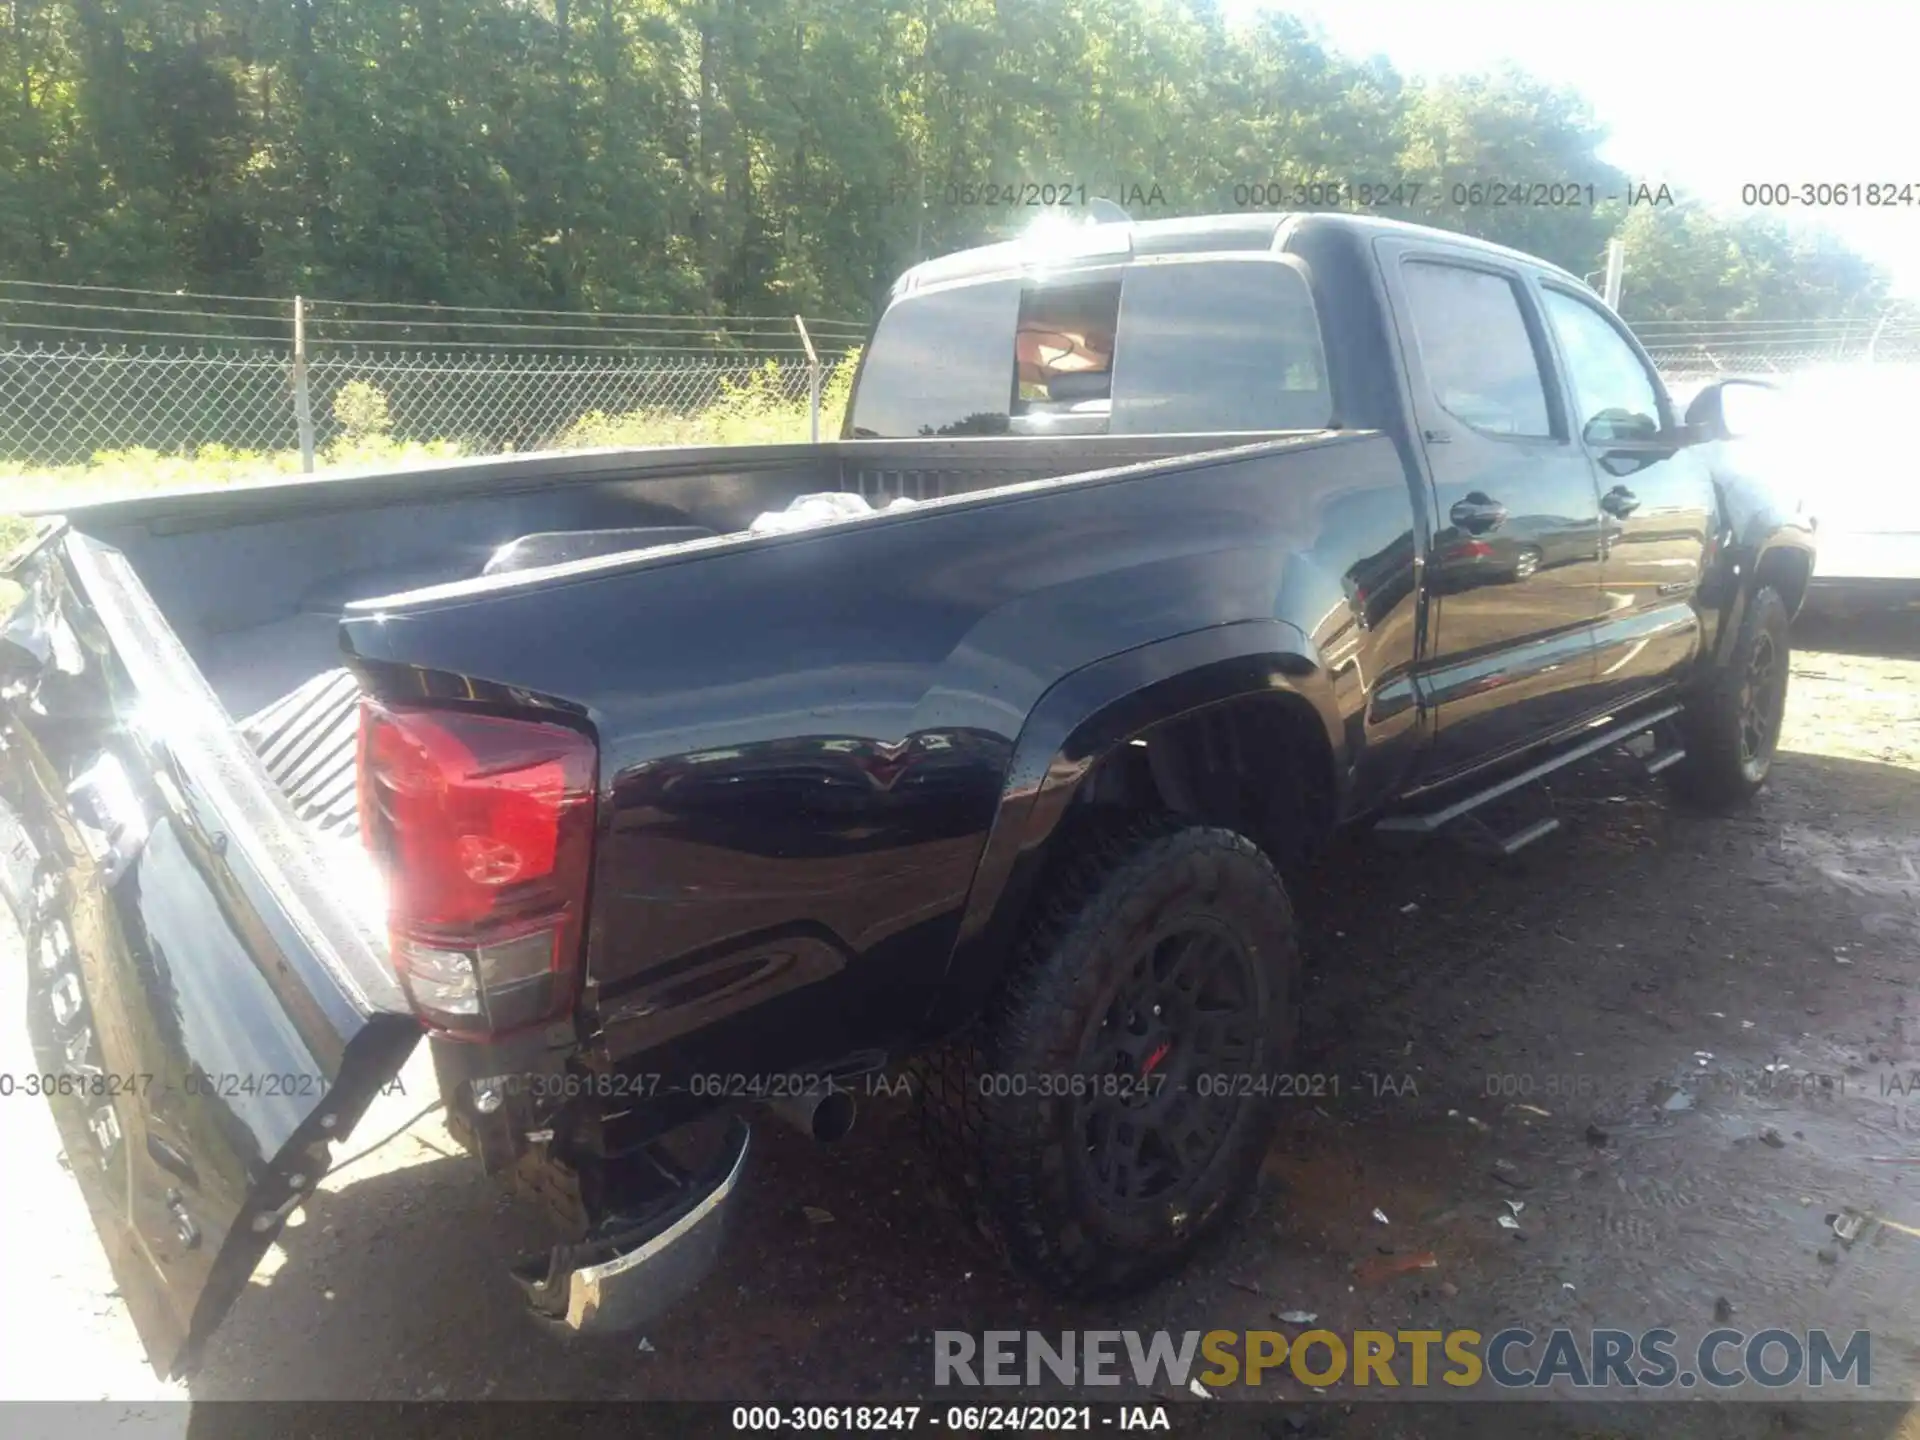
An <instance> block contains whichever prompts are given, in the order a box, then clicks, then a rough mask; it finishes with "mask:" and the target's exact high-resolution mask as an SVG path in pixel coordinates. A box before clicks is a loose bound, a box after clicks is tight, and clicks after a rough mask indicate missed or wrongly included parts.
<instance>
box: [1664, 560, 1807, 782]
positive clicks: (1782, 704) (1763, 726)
mask: <svg viewBox="0 0 1920 1440" xmlns="http://www.w3.org/2000/svg"><path fill="white" fill-rule="evenodd" d="M1791 659H1792V649H1791V644H1790V641H1789V635H1788V619H1787V605H1786V601H1784V600H1782V599H1781V598H1780V594H1779V592H1778V591H1776V590H1774V589H1773V588H1772V587H1771V586H1762V587H1761V588H1760V589H1758V590H1756V591H1755V592H1754V593H1753V596H1752V598H1751V599H1750V600H1749V601H1748V602H1747V608H1746V613H1745V614H1744V615H1743V616H1742V617H1741V620H1740V633H1739V635H1738V636H1737V637H1735V640H1734V643H1733V648H1732V650H1731V651H1730V652H1729V654H1728V656H1727V661H1726V664H1724V665H1722V666H1719V667H1717V668H1716V669H1715V670H1714V671H1713V672H1712V673H1711V674H1710V675H1709V676H1707V677H1706V678H1705V680H1704V682H1703V684H1702V688H1701V691H1700V693H1699V695H1698V696H1697V697H1696V698H1695V699H1694V700H1692V701H1691V702H1690V703H1689V704H1688V706H1687V709H1686V712H1685V715H1684V717H1683V720H1682V727H1681V728H1682V732H1683V734H1684V736H1685V744H1686V750H1687V758H1686V759H1685V760H1683V761H1681V762H1680V764H1678V765H1676V766H1674V767H1673V769H1672V771H1670V772H1669V773H1670V774H1671V776H1672V779H1673V786H1674V789H1675V790H1676V791H1677V792H1678V793H1679V794H1680V795H1682V796H1683V797H1685V798H1686V799H1688V800H1692V801H1694V802H1696V803H1697V804H1701V805H1705V806H1707V807H1709V808H1711V809H1716V810H1726V809H1732V808H1734V807H1736V806H1738V805H1742V804H1744V803H1746V802H1747V801H1748V800H1750V799H1752V798H1753V795H1754V794H1755V792H1757V791H1758V790H1759V789H1760V787H1761V786H1762V785H1764V784H1765V783H1766V780H1767V775H1768V772H1770V771H1771V770H1772V769H1773V756H1774V751H1775V750H1776V749H1777V748H1778V746H1779V744H1780V726H1781V722H1782V721H1783V720H1784V719H1785V718H1786V711H1787V672H1788V669H1789V666H1790V663H1791Z"/></svg>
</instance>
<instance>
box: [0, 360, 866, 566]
mask: <svg viewBox="0 0 1920 1440" xmlns="http://www.w3.org/2000/svg"><path fill="white" fill-rule="evenodd" d="M858 359H859V356H858V354H857V353H856V354H850V355H848V356H846V357H844V358H843V359H842V360H841V361H839V363H837V364H835V365H834V366H833V367H832V368H831V369H829V370H828V372H827V375H826V378H825V381H824V383H823V384H822V386H821V394H820V433H821V435H822V436H823V437H832V436H835V435H838V434H839V433H840V420H841V416H842V415H843V414H844V413H845V411H846V406H847V401H848V399H849V397H850V396H851V394H852V392H853V371H854V366H855V365H856V364H857V363H858ZM720 388H721V393H720V397H719V398H718V399H717V400H715V401H714V402H713V403H712V404H710V405H708V406H706V407H705V408H704V409H701V410H697V411H693V412H686V411H680V410H671V409H665V408H649V409H642V410H632V411H626V412H623V413H614V414H609V413H607V412H604V411H599V410H595V411H590V412H589V413H587V414H585V415H582V416H581V417H580V418H579V419H578V420H576V421H574V422H573V424H571V425H569V426H568V427H567V428H566V430H565V431H563V432H562V433H561V435H560V436H559V437H558V438H557V439H556V440H555V441H554V445H553V448H554V449H558V450H577V449H583V448H587V447H591V446H603V445H613V446H618V445H777V444H793V443H796V442H801V441H805V440H806V439H807V438H808V429H809V427H808V418H807V401H806V397H805V396H804V395H802V396H801V397H799V398H798V399H789V398H788V397H787V396H786V394H785V387H784V385H783V384H782V381H781V375H780V370H779V367H778V366H777V365H776V364H775V363H773V362H772V361H769V362H768V363H767V364H766V366H765V367H763V368H762V369H759V370H756V371H754V372H753V373H752V374H751V375H750V376H749V377H748V378H747V379H746V380H744V381H736V380H728V379H723V380H722V381H721V382H720ZM333 411H334V419H335V420H336V422H338V423H339V425H340V426H341V427H342V429H341V434H340V437H339V438H338V439H336V440H334V441H333V442H331V443H330V444H329V445H327V446H326V448H325V449H324V450H323V451H322V452H321V453H320V454H319V455H318V456H316V457H315V458H316V462H317V463H316V467H315V468H316V471H319V472H324V471H327V470H334V469H349V468H372V469H380V468H387V469H395V470H401V469H407V468H409V467H412V466H416V465H423V464H428V463H431V462H433V461H436V460H451V459H458V458H459V457H460V456H462V455H465V454H468V453H472V452H469V451H468V450H466V449H465V448H464V447H463V446H462V445H461V444H460V443H459V442H458V441H454V440H428V441H418V440H398V439H395V438H394V437H393V434H392V429H393V425H392V421H391V419H390V417H389V416H388V414H387V402H386V397H385V396H384V395H382V394H381V393H380V392H379V390H377V389H376V388H374V387H373V386H371V385H368V384H366V383H365V382H364V381H353V382H351V383H349V384H347V385H344V386H342V387H341V391H340V394H339V396H338V398H336V399H335V401H334V406H333ZM299 474H300V453H299V451H297V450H240V449H234V448H231V447H229V446H225V445H202V446H199V447H197V448H195V449H193V450H190V451H187V452H184V453H181V454H164V453H161V452H159V451H156V450H146V449H128V450H103V451H99V452H97V453H95V454H94V455H93V456H91V457H90V458H89V459H88V460H87V461H86V463H84V464H79V465H59V466H36V465H30V464H27V463H25V462H20V461H9V460H3V459H0V553H4V552H5V550H6V549H7V548H9V546H10V545H11V544H13V543H16V542H17V540H18V538H19V537H20V536H21V535H23V534H24V533H25V530H24V523H23V522H21V521H20V520H19V518H18V516H16V515H10V514H8V513H7V512H9V511H14V510H44V509H52V508H58V507H60V506H64V505H75V504H80V503H83V502H85V501H91V500H105V499H112V498H115V497H118V496H124V495H132V494H155V493H164V492H166V491H169V490H198V489H204V488H206V487H209V486H216V485H258V484H271V483H273V482H274V481H277V480H282V479H286V478H288V477H291V476H297V475H299ZM10 535H11V536H12V537H13V538H12V539H9V538H8V537H9V536H10Z"/></svg>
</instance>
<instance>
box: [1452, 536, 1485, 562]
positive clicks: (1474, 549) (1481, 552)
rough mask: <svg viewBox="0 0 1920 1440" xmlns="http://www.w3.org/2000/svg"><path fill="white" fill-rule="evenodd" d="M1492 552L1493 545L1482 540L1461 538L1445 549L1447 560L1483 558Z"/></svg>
mask: <svg viewBox="0 0 1920 1440" xmlns="http://www.w3.org/2000/svg"><path fill="white" fill-rule="evenodd" d="M1491 554H1493V546H1491V545H1489V544H1488V543H1487V542H1486V541H1484V540H1462V541H1461V542H1460V543H1459V544H1458V545H1455V546H1454V547H1453V548H1452V549H1450V550H1448V551H1447V559H1449V560H1484V559H1486V558H1487V557H1488V556H1489V555H1491Z"/></svg>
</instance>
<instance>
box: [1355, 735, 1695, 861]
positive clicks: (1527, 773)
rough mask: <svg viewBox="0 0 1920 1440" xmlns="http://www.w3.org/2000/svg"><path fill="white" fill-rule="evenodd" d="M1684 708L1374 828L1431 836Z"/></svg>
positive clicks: (1527, 834)
mask: <svg viewBox="0 0 1920 1440" xmlns="http://www.w3.org/2000/svg"><path fill="white" fill-rule="evenodd" d="M1680 708H1681V707H1680V706H1678V705H1669V706H1667V707H1666V709H1664V710H1656V711H1654V712H1653V713H1651V714H1649V715H1640V716H1636V717H1634V718H1633V719H1631V720H1627V721H1623V722H1621V723H1620V724H1618V725H1612V726H1609V727H1608V728H1607V729H1605V730H1603V731H1601V732H1600V733H1599V734H1597V735H1593V736H1591V737H1589V738H1588V739H1585V740H1582V741H1581V742H1580V743H1579V744H1578V745H1575V746H1573V747H1571V748H1570V749H1567V750H1562V751H1560V752H1559V753H1558V754H1556V755H1554V756H1552V757H1551V758H1550V759H1546V760H1542V761H1541V762H1540V763H1539V764H1537V765H1532V766H1529V767H1528V768H1527V769H1525V770H1522V771H1521V772H1520V773H1519V774H1518V775H1512V776H1509V777H1508V778H1507V779H1505V780H1502V781H1501V782H1500V783H1499V784H1497V785H1489V786H1488V787H1487V788H1486V789H1484V790H1476V791H1475V792H1474V793H1473V794H1471V795H1468V796H1467V797H1466V798H1465V799H1462V800H1456V801H1454V802H1453V803H1452V804H1451V805H1448V806H1446V807H1444V808H1443V809H1439V810H1433V811H1429V812H1428V813H1427V814H1424V815H1389V816H1387V817H1386V818H1385V819H1383V820H1380V821H1378V822H1376V823H1375V825H1374V827H1373V828H1374V829H1376V830H1382V831H1386V832H1388V833H1391V834H1401V835H1431V834H1433V833H1434V832H1435V831H1436V830H1441V829H1444V828H1445V827H1447V826H1448V825H1451V824H1453V823H1454V822H1455V821H1456V820H1458V819H1460V818H1461V817H1462V816H1463V815H1467V814H1470V813H1471V812H1473V811H1475V810H1478V809H1479V808H1480V807H1481V806H1482V805H1486V804H1489V803H1491V802H1492V801H1495V800H1498V799H1500V798H1501V797H1502V796H1506V795H1511V794H1512V793H1513V792H1514V791H1516V790H1519V789H1522V788H1524V787H1525V786H1528V785H1531V784H1533V782H1534V781H1536V780H1542V779H1545V778H1546V777H1547V776H1549V775H1551V774H1553V772H1554V771H1556V770H1560V769H1564V768H1565V767H1566V766H1568V765H1571V764H1573V763H1574V762H1575V761H1576V760H1584V759H1586V758H1587V757H1588V756H1589V755H1595V754H1598V753H1599V752H1600V751H1602V750H1605V749H1607V748H1609V747H1610V746H1614V745H1618V744H1619V743H1620V742H1621V741H1623V740H1631V739H1632V738H1633V737H1634V736H1636V735H1639V734H1642V733H1644V732H1645V731H1648V730H1651V729H1653V728H1654V727H1655V726H1656V725H1660V724H1662V723H1664V722H1665V721H1668V720H1671V719H1673V717H1674V716H1676V715H1678V714H1679V713H1680ZM1685 753H1686V752H1685V751H1672V750H1670V751H1668V752H1666V754H1664V755H1660V756H1656V757H1655V759H1654V760H1653V761H1650V762H1648V763H1649V766H1651V765H1653V764H1656V763H1657V764H1659V766H1660V768H1661V769H1665V768H1666V767H1667V766H1668V765H1672V764H1675V763H1676V762H1677V761H1678V760H1679V759H1680V758H1682V757H1684V755H1685ZM1668 756H1672V757H1673V758H1672V759H1669V758H1668ZM1558 824H1559V822H1558V821H1551V820H1550V821H1541V822H1539V823H1537V824H1534V825H1529V826H1528V827H1527V828H1526V829H1524V830H1521V831H1519V832H1518V833H1517V834H1515V835H1513V836H1510V837H1508V838H1507V839H1506V840H1502V841H1500V842H1499V844H1500V847H1501V849H1502V851H1503V852H1504V853H1506V854H1509V855H1511V854H1513V853H1514V851H1515V850H1518V849H1520V848H1521V847H1522V846H1524V845H1530V844H1532V843H1533V842H1534V841H1535V840H1538V839H1539V838H1540V837H1541V836H1542V835H1545V834H1548V833H1550V832H1551V831H1552V830H1553V829H1554V828H1555V827H1556V826H1557V825H1558ZM1542 826H1545V828H1544V829H1543V828H1541V827H1542ZM1510 843H1511V844H1512V845H1513V849H1511V850H1509V849H1507V848H1506V847H1507V845H1508V844H1510Z"/></svg>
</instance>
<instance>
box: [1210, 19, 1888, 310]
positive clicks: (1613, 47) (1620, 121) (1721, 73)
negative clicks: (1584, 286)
mask: <svg viewBox="0 0 1920 1440" xmlns="http://www.w3.org/2000/svg"><path fill="white" fill-rule="evenodd" d="M1222 8H1223V9H1224V10H1225V11H1226V13H1228V14H1229V15H1234V14H1236V13H1239V14H1245V13H1250V12H1252V11H1254V10H1257V9H1273V10H1284V11H1289V12H1291V13H1292V14H1294V15H1297V16H1299V17H1300V18H1301V19H1302V20H1305V21H1306V22H1308V23H1309V24H1310V25H1314V26H1317V27H1318V28H1319V30H1320V31H1321V33H1322V35H1323V37H1324V39H1325V41H1326V42H1327V43H1328V44H1329V45H1331V46H1332V47H1333V48H1335V49H1337V50H1341V51H1344V52H1346V53H1348V54H1350V55H1356V56H1368V55H1374V54H1381V55H1385V56H1386V57H1387V58H1388V59H1389V60H1390V61H1392V62H1393V66H1394V68H1395V69H1396V70H1398V71H1400V72H1401V73H1402V74H1405V75H1414V76H1423V77H1437V76H1442V75H1447V74H1454V73H1459V72H1461V71H1469V70H1481V69H1486V68H1489V67H1491V66H1493V65H1497V64H1499V63H1500V62H1501V61H1502V60H1512V61H1513V62H1515V63H1516V64H1518V65H1520V66H1521V67H1522V68H1523V69H1525V70H1528V71H1530V72H1532V73H1533V74H1535V75H1538V76H1540V77H1541V78H1543V79H1546V80H1551V81H1554V82H1557V83H1559V84H1563V85H1569V86H1572V87H1573V88H1574V89H1576V90H1578V91H1580V92H1581V93H1582V94H1583V95H1585V96H1586V98H1587V99H1588V101H1589V102H1590V103H1591V104H1592V106H1593V109H1594V112H1595V114H1596V115H1597V116H1598V118H1599V119H1600V121H1601V122H1602V123H1603V124H1605V125H1606V126H1607V127H1608V129H1609V130H1610V131H1611V132H1612V138H1611V139H1610V140H1609V142H1608V143H1607V145H1606V146H1605V147H1604V148H1603V149H1602V151H1601V155H1602V158H1604V159H1606V160H1608V161H1610V162H1611V163H1613V164H1615V165H1617V166H1619V167H1620V168H1621V169H1623V170H1625V171H1626V172H1627V173H1628V174H1629V175H1630V176H1631V177H1633V179H1634V180H1636V181H1639V180H1645V181H1647V182H1648V183H1649V184H1652V185H1655V186H1657V185H1659V184H1660V183H1662V182H1665V183H1667V184H1671V185H1674V186H1676V187H1678V186H1681V185H1684V186H1686V187H1687V188H1688V189H1689V190H1690V191H1692V192H1693V193H1694V194H1697V195H1699V196H1700V197H1701V198H1702V199H1704V200H1705V201H1706V202H1707V203H1709V204H1710V205H1713V206H1714V207H1715V208H1717V209H1724V210H1727V211H1728V212H1730V213H1738V212H1739V211H1740V210H1741V208H1742V206H1741V187H1742V186H1743V185H1746V184H1749V183H1761V182H1768V181H1772V182H1785V183H1788V184H1792V185H1798V184H1800V183H1803V182H1811V183H1833V184H1840V183H1846V184H1851V183H1853V182H1856V181H1857V182H1859V183H1860V184H1862V185H1865V184H1868V183H1871V182H1875V181H1879V182H1882V183H1884V182H1887V181H1894V182H1897V183H1899V184H1902V185H1904V184H1908V183H1911V184H1912V186H1913V189H1914V198H1915V202H1916V203H1915V204H1913V205H1911V206H1908V207H1905V208H1882V209H1878V210H1873V211H1866V210H1861V209H1857V208H1848V209H1844V210H1842V209H1837V208H1827V209H1821V210H1818V211H1814V210H1806V209H1800V208H1794V209H1790V210H1786V211H1779V210H1776V211H1775V213H1777V214H1780V215H1781V216H1782V217H1783V218H1785V219H1787V220H1789V221H1791V222H1794V223H1801V224H1822V225H1825V226H1826V227H1827V228H1828V229H1830V230H1832V231H1833V232H1834V233H1835V234H1837V235H1839V236H1841V237H1842V238H1843V239H1845V240H1846V241H1847V242H1848V243H1849V244H1851V245H1853V246H1854V247H1855V248H1856V249H1858V250H1860V251H1861V252H1862V253H1863V254H1866V255H1867V256H1869V257H1870V258H1872V259H1873V260H1876V261H1878V262H1879V263H1880V264H1882V265H1884V266H1885V267H1886V268H1887V270H1888V271H1889V272H1890V273H1891V274H1892V276H1893V277H1894V285H1895V289H1896V291H1897V292H1898V293H1902V294H1906V295H1912V296H1917V297H1920V66H1916V64H1915V54H1916V51H1915V49H1914V46H1913V42H1914V41H1916V40H1920V6H1916V5H1914V4H1913V3H1912V0H1819V3H1806V0H1784V3H1783V0H1775V3H1768V0H1758V3H1747V4H1730V3H1726V0H1661V3H1649V0H1603V3H1598V4H1592V5H1577V6H1576V5H1572V4H1569V3H1566V0H1559V3H1555V0H1535V3H1533V4H1525V3H1512V0H1291V3H1289V0H1279V3H1272V0H1268V3H1260V0H1224V3H1223V6H1222ZM1516 178H1519V177H1516ZM1539 178H1541V179H1552V178H1554V177H1551V176H1542V177H1539ZM1627 264H1628V273H1629V274H1631V268H1632V257H1631V256H1629V257H1628V260H1627Z"/></svg>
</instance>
